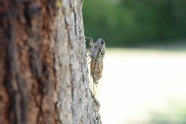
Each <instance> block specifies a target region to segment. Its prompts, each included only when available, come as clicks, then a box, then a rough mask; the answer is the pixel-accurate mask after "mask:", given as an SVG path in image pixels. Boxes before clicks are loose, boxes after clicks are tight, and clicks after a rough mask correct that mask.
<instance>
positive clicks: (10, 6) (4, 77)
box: [0, 0, 101, 124]
mask: <svg viewBox="0 0 186 124" xmlns="http://www.w3.org/2000/svg"><path fill="white" fill-rule="evenodd" d="M83 28H84V27H83V19H82V1H81V0H62V1H61V0H56V1H55V0H2V1H0V52H1V53H0V124H9V123H12V124H14V123H15V124H26V123H29V124H36V123H38V124H100V123H101V121H100V116H99V113H98V111H99V106H97V105H96V104H95V102H94V99H93V97H92V95H91V90H90V88H89V79H88V68H87V63H86V57H85V40H84V29H83Z"/></svg>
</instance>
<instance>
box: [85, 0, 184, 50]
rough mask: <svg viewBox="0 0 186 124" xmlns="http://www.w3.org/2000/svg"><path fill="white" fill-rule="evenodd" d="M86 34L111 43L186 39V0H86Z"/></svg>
mask: <svg viewBox="0 0 186 124" xmlns="http://www.w3.org/2000/svg"><path fill="white" fill-rule="evenodd" d="M83 16H84V17H83V18H84V26H85V35H86V36H90V37H93V38H94V39H95V40H96V39H98V38H99V37H102V38H104V39H105V41H106V45H107V47H133V46H139V45H154V44H160V45H161V44H169V43H173V42H174V43H175V42H180V41H182V42H185V41H184V40H185V39H186V35H185V34H186V0H84V4H83Z"/></svg>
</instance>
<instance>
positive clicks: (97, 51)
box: [86, 37, 105, 92]
mask: <svg viewBox="0 0 186 124" xmlns="http://www.w3.org/2000/svg"><path fill="white" fill-rule="evenodd" d="M86 39H90V42H89V46H90V59H91V60H90V75H91V77H92V79H93V91H94V89H95V86H97V85H98V83H99V81H100V79H101V77H102V72H103V59H104V57H105V41H104V40H103V39H102V38H99V39H98V40H97V41H96V42H95V43H94V42H93V39H92V38H90V37H86ZM94 85H95V86H94ZM94 92H95V91H94Z"/></svg>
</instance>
